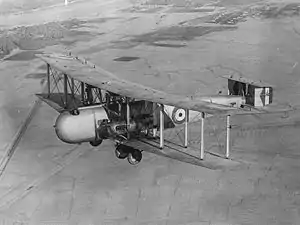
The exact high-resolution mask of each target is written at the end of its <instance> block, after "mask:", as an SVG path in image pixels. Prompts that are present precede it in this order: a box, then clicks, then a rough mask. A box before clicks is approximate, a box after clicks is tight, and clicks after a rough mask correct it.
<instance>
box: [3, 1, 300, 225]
mask: <svg viewBox="0 0 300 225" xmlns="http://www.w3.org/2000/svg"><path fill="white" fill-rule="evenodd" d="M282 2H283V1H277V3H276V4H275V3H272V2H268V3H267V2H265V1H251V2H250V3H251V5H250V3H249V1H234V0H226V1H225V0H224V1H218V2H210V3H207V2H204V1H200V0H199V1H192V3H191V2H188V1H185V2H184V4H183V1H176V0H173V1H171V0H170V1H159V0H157V1H154V0H153V1H140V2H138V1H125V0H123V1H121V0H119V1H106V2H104V1H102V2H101V1H89V2H88V3H86V2H81V1H77V2H76V1H73V2H71V3H70V4H69V5H68V6H67V7H65V6H64V5H63V2H62V1H59V2H58V1H44V2H43V4H42V5H41V1H30V4H28V3H27V2H25V3H24V1H15V5H12V4H10V3H8V1H2V2H1V1H0V8H1V11H0V28H1V30H0V57H1V59H2V61H1V63H0V74H1V82H0V91H1V95H0V99H1V101H0V116H1V117H0V119H1V120H0V125H1V128H0V132H1V136H0V148H1V149H2V151H1V156H2V155H4V154H5V150H6V146H8V145H9V143H10V141H11V140H12V139H13V136H14V134H15V133H16V132H17V131H18V129H19V128H20V126H22V121H24V120H25V118H26V116H27V114H28V111H29V110H30V107H31V106H32V105H33V101H34V100H35V97H34V93H36V92H40V91H41V89H42V84H43V83H44V82H43V79H44V77H45V66H44V65H43V64H42V63H41V62H40V61H39V60H37V59H36V58H35V56H34V54H35V53H38V52H41V51H58V52H68V51H71V52H72V53H73V54H80V55H81V56H82V57H85V58H86V59H88V60H89V61H91V62H93V63H94V64H96V65H99V66H102V67H103V68H105V69H107V70H109V71H111V72H113V73H115V74H116V75H117V76H120V77H122V78H126V79H128V80H132V81H135V82H139V83H142V84H145V85H149V86H151V87H155V88H157V89H164V90H165V91H167V92H170V93H177V94H182V95H191V94H212V93H213V94H215V93H218V92H219V91H224V90H225V88H226V81H225V80H223V79H221V78H219V76H220V75H223V74H230V73H238V74H241V75H243V76H245V77H250V78H252V79H262V80H264V81H266V82H268V83H272V84H274V85H275V87H276V89H275V103H278V104H286V103H289V104H292V105H297V106H298V105H300V99H299V95H300V91H299V90H300V89H299V82H300V80H299V75H298V74H299V72H300V67H299V64H298V63H299V58H300V51H299V48H298V46H299V45H298V42H299V40H300V26H299V21H300V20H299V19H300V18H299V11H300V7H299V5H300V4H297V3H287V1H285V3H282ZM289 2H290V1H289ZM246 4H247V5H246ZM39 7H41V8H39ZM34 8H38V9H35V10H33V9H34ZM4 9H5V10H4ZM20 11H22V13H21V12H20ZM87 11H88V12H89V13H88V15H86V14H85V13H84V12H87ZM1 13H2V15H1ZM4 13H5V15H4ZM36 18H42V21H39V20H36ZM74 18H76V19H74ZM38 23H43V24H39V25H36V24H38ZM30 24H31V25H32V26H28V25H30ZM34 24H35V25H34ZM33 25H34V26H33ZM9 27H14V28H9ZM122 56H131V57H136V60H134V61H130V62H122V61H118V60H115V59H116V58H119V57H122ZM56 116H57V113H56V112H55V111H54V110H52V109H50V108H48V107H47V106H46V105H44V104H42V105H41V106H40V107H39V109H38V111H37V112H36V115H35V116H34V118H33V120H32V122H31V123H30V124H29V127H28V129H27V131H26V133H25V135H24V136H23V138H22V140H21V141H20V143H19V145H18V147H17V148H16V151H15V154H14V156H13V157H12V158H11V161H10V163H9V164H8V166H7V168H6V170H5V172H4V173H3V174H2V176H1V178H0V215H1V216H3V221H4V222H5V223H4V224H13V222H15V221H19V222H21V221H22V222H24V224H200V225H202V224H203V225H204V224H205V225H221V224H222V225H244V224H245V225H246V224H253V225H257V224H272V225H273V224H275V225H276V224H278V225H279V224H280V225H281V224H293V225H297V224H299V223H300V218H299V217H300V206H299V201H300V199H299V191H300V190H299V183H300V180H299V176H298V171H299V170H298V169H299V163H298V162H299V152H298V151H299V141H298V130H299V128H298V126H299V113H291V114H290V115H289V117H284V116H282V115H270V116H261V117H234V118H233V124H234V127H233V134H232V146H233V149H232V158H233V160H235V161H238V162H239V163H240V164H239V166H238V167H235V168H227V169H226V168H225V169H224V170H208V169H205V168H202V167H197V166H193V165H190V164H186V163H182V162H178V161H175V160H172V159H167V158H162V157H159V156H157V155H153V154H144V159H143V162H142V163H141V164H139V165H138V166H136V167H133V166H130V165H129V164H128V163H127V162H126V161H121V160H118V159H116V157H115V156H114V152H113V151H112V150H113V147H112V145H111V144H110V143H109V142H105V143H104V144H103V145H102V146H101V147H100V148H98V149H93V148H90V147H89V146H88V145H80V146H73V145H66V144H63V143H61V142H60V141H58V139H57V138H56V136H55V133H54V130H53V128H52V125H53V122H54V120H55V117H56ZM207 130H208V131H210V132H207V134H206V135H207V138H208V139H207V140H208V141H207V142H208V143H207V150H209V151H212V152H217V153H224V144H225V142H224V126H223V124H221V123H219V121H214V120H210V121H208V123H207Z"/></svg>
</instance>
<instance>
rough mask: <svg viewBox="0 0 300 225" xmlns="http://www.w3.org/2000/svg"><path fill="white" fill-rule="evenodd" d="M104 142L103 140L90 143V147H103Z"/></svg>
mask: <svg viewBox="0 0 300 225" xmlns="http://www.w3.org/2000/svg"><path fill="white" fill-rule="evenodd" d="M102 141H103V140H102V139H100V140H95V141H90V145H91V146H93V147H97V146H99V145H101V143H102Z"/></svg>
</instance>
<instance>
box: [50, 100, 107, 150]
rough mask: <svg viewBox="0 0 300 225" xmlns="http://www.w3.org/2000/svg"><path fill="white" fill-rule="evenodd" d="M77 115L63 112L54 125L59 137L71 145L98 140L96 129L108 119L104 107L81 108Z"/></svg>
mask: <svg viewBox="0 0 300 225" xmlns="http://www.w3.org/2000/svg"><path fill="white" fill-rule="evenodd" d="M77 114H78V115H73V114H71V113H70V112H63V113H61V114H60V115H59V116H58V117H57V119H56V122H55V125H54V127H55V131H56V134H57V137H58V138H59V139H60V140H62V141H63V142H66V143H70V144H74V143H81V142H93V141H95V140H97V138H99V137H98V136H97V135H96V129H97V128H98V127H99V125H100V124H101V122H102V121H103V120H107V119H108V115H107V112H106V111H105V109H104V107H102V106H89V107H84V108H79V109H78V113H77Z"/></svg>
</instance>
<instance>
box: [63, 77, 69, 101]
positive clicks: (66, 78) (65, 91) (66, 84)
mask: <svg viewBox="0 0 300 225" xmlns="http://www.w3.org/2000/svg"><path fill="white" fill-rule="evenodd" d="M64 94H65V107H67V106H68V76H67V74H64Z"/></svg>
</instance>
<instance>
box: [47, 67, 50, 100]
mask: <svg viewBox="0 0 300 225" xmlns="http://www.w3.org/2000/svg"><path fill="white" fill-rule="evenodd" d="M47 90H48V98H49V97H50V94H51V87H50V65H49V64H48V63H47Z"/></svg>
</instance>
